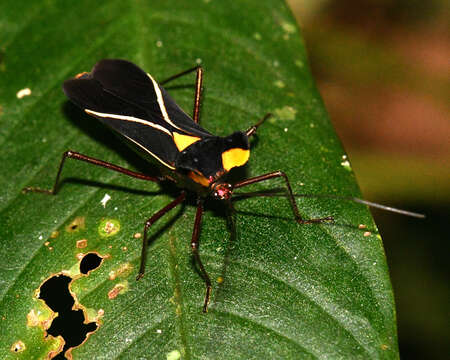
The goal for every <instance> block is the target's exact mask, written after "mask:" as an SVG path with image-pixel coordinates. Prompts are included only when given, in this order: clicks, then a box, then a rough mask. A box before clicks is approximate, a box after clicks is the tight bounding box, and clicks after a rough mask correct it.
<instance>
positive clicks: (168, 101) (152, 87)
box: [91, 59, 211, 137]
mask: <svg viewBox="0 0 450 360" xmlns="http://www.w3.org/2000/svg"><path fill="white" fill-rule="evenodd" d="M91 74H92V75H91V76H92V78H94V79H96V80H97V81H99V82H100V84H101V85H102V87H103V88H104V89H105V91H106V92H109V93H111V94H113V95H115V96H117V97H119V98H120V99H122V100H124V101H126V102H128V103H130V104H134V105H136V106H137V107H139V108H141V109H142V110H144V111H146V112H147V113H149V116H150V117H151V118H153V119H154V118H157V119H158V120H159V121H158V123H160V125H162V126H165V127H168V128H169V129H171V130H175V131H178V132H184V133H187V134H190V135H194V136H199V137H204V136H210V135H211V134H210V133H208V132H207V131H206V130H204V129H203V128H202V127H201V126H199V125H198V124H196V123H195V122H194V121H193V120H192V119H191V118H190V117H189V115H187V114H186V113H185V112H184V111H183V110H182V109H181V108H180V107H179V106H178V105H177V104H176V103H175V101H174V100H173V99H172V98H171V97H170V96H169V95H168V94H167V92H166V91H165V90H164V89H163V87H162V86H160V85H159V84H158V83H157V82H156V81H155V80H154V79H153V78H152V77H151V76H150V75H149V74H147V73H145V72H144V71H143V70H142V69H140V68H139V67H138V66H136V65H135V64H133V63H131V62H129V61H126V60H118V59H104V60H101V61H99V62H98V63H97V64H96V65H95V66H94V68H93V70H92V73H91Z"/></svg>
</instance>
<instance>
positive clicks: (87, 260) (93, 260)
mask: <svg viewBox="0 0 450 360" xmlns="http://www.w3.org/2000/svg"><path fill="white" fill-rule="evenodd" d="M101 262H102V258H101V257H100V256H98V255H97V254H95V253H89V254H86V255H85V256H83V259H82V260H81V262H80V272H81V273H82V274H87V273H88V272H89V271H91V270H94V269H97V268H98V267H99V266H100V264H101Z"/></svg>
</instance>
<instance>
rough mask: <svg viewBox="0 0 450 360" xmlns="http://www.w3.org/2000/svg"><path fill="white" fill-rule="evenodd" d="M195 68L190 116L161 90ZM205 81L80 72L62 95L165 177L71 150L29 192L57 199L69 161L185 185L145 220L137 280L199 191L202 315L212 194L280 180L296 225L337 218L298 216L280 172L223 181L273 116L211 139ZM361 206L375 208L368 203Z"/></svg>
mask: <svg viewBox="0 0 450 360" xmlns="http://www.w3.org/2000/svg"><path fill="white" fill-rule="evenodd" d="M194 71H196V73H197V77H196V84H195V97H194V110H193V116H192V118H191V117H189V116H188V115H187V114H186V113H185V112H184V111H183V110H182V109H181V108H179V107H178V105H177V104H176V103H175V101H174V100H173V99H172V98H171V97H170V96H169V95H168V94H167V92H166V91H165V90H164V88H163V87H162V86H161V85H163V84H166V83H168V82H169V81H171V80H174V79H176V78H179V77H180V76H183V75H186V74H188V73H191V72H194ZM202 79H203V70H202V68H201V67H194V68H191V69H188V70H186V71H184V72H181V73H179V74H177V75H174V76H172V77H170V78H168V79H166V80H165V81H163V82H161V83H160V84H161V85H159V84H158V83H157V82H156V81H155V80H154V79H153V78H152V76H151V75H149V74H147V73H145V72H144V71H143V70H141V69H140V68H139V67H137V66H136V65H134V64H133V63H131V62H129V61H125V60H115V59H105V60H101V61H100V62H98V63H97V64H96V65H95V66H94V68H93V69H92V71H91V72H90V73H87V72H84V73H81V74H78V75H77V76H76V77H75V78H74V79H70V80H67V81H65V82H64V84H63V90H64V93H65V94H66V95H67V97H68V98H69V99H70V100H71V101H72V102H73V103H75V104H76V105H78V106H79V107H80V108H81V109H83V110H84V111H85V112H86V113H87V114H89V115H92V116H94V117H96V118H97V119H99V120H100V121H101V122H102V123H104V124H105V125H107V126H108V127H110V128H112V130H114V131H115V132H116V133H118V134H119V135H121V136H122V137H123V138H125V140H126V142H128V143H129V145H131V146H132V147H133V148H134V149H135V150H136V151H138V152H139V153H140V154H141V155H143V156H144V157H145V158H148V159H153V160H155V159H156V160H157V163H158V164H159V165H160V169H161V175H160V176H149V175H147V174H143V173H139V172H135V171H131V170H128V169H125V168H123V167H121V166H117V165H114V164H111V163H108V162H105V161H102V160H99V159H96V158H93V157H90V156H86V155H83V154H80V153H78V152H74V151H71V150H69V151H66V152H65V153H64V154H63V156H62V159H61V162H60V165H59V169H58V173H57V175H56V180H55V183H54V185H53V188H52V189H50V190H43V189H39V188H33V187H29V188H25V189H24V191H25V192H28V191H33V192H44V193H48V194H56V193H57V191H58V184H59V180H60V176H61V171H62V169H63V166H64V162H65V160H66V158H72V159H76V160H81V161H84V162H87V163H90V164H94V165H97V166H102V167H105V168H107V169H110V170H114V171H117V172H120V173H122V174H125V175H128V176H131V177H135V178H138V179H142V180H148V181H153V182H160V181H164V180H169V181H172V182H174V183H175V184H176V185H177V186H178V187H180V188H182V189H183V190H182V191H181V193H180V195H179V196H178V197H177V198H175V199H174V200H173V201H171V202H170V203H169V204H167V205H166V206H165V207H163V208H162V209H161V210H159V211H158V212H157V213H155V214H154V215H153V216H152V217H150V218H149V219H148V220H147V221H146V222H145V226H144V236H143V242H142V253H141V260H140V268H139V273H138V275H137V280H139V279H140V278H142V276H143V275H144V272H145V258H146V251H147V245H148V231H149V229H150V227H151V226H152V225H153V224H154V223H155V221H157V220H158V219H159V218H161V217H162V216H163V215H165V214H166V213H168V212H169V211H170V210H171V209H173V208H174V207H176V206H177V205H179V204H180V203H182V202H183V201H184V200H185V198H186V191H185V190H190V191H193V192H195V193H196V194H197V211H196V216H195V222H194V230H193V234H192V239H191V249H192V253H193V256H194V258H195V261H196V263H197V265H198V267H199V269H200V272H201V274H202V276H203V278H204V281H205V284H206V293H205V299H204V303H203V312H207V309H208V304H209V300H210V296H211V280H210V278H209V275H208V273H207V272H206V270H205V268H204V266H203V263H202V261H201V259H200V254H199V230H200V225H201V220H202V215H203V203H204V199H205V198H207V197H209V196H211V197H213V198H215V199H218V200H230V199H231V197H232V195H233V191H234V190H235V189H238V188H242V187H245V186H247V185H250V184H254V183H258V182H262V181H266V180H269V179H274V178H282V179H283V180H284V185H285V188H286V190H287V192H286V195H287V198H288V200H289V203H290V206H291V208H292V212H293V215H294V218H295V220H296V221H297V222H298V223H300V224H309V223H322V222H327V221H333V217H331V216H327V217H324V218H317V219H303V218H302V217H301V216H300V213H299V211H298V207H297V204H296V202H295V195H294V194H293V192H292V188H291V185H290V183H289V179H288V177H287V176H286V174H285V173H283V172H282V171H274V172H269V173H266V174H263V175H259V176H255V177H252V178H249V179H245V180H242V181H238V182H236V183H234V184H230V183H228V182H226V181H225V180H224V177H225V175H226V174H227V173H228V172H229V171H230V170H231V169H233V168H235V167H239V166H243V165H245V164H246V163H247V161H248V159H249V156H250V146H249V138H250V137H251V136H252V135H254V134H255V132H256V130H257V129H258V127H259V126H260V125H261V124H262V123H263V122H264V121H265V120H266V119H267V118H268V117H269V116H270V114H267V115H266V116H264V117H263V118H262V119H261V120H259V121H258V122H257V123H256V124H255V125H253V126H251V127H250V128H248V129H247V130H246V131H237V132H235V133H233V134H231V135H229V136H226V137H219V136H214V135H212V134H210V133H209V132H208V131H206V130H205V129H203V128H202V127H201V126H200V125H199V124H198V122H199V110H200V100H201V92H202ZM267 195H268V194H267ZM257 196H265V195H264V194H259V195H257ZM351 200H354V201H358V200H359V201H360V202H361V201H363V200H360V199H351ZM363 203H365V204H367V205H372V206H373V205H374V204H373V203H368V202H365V201H363Z"/></svg>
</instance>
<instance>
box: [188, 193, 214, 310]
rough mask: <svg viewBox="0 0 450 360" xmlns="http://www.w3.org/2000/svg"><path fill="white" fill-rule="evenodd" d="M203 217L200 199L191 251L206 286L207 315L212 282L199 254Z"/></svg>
mask: <svg viewBox="0 0 450 360" xmlns="http://www.w3.org/2000/svg"><path fill="white" fill-rule="evenodd" d="M202 215H203V200H201V199H199V200H198V205H197V212H196V214H195V222H194V231H193V232H192V240H191V249H192V254H193V255H194V258H195V261H196V262H197V265H198V267H199V269H200V272H201V274H202V276H203V279H204V280H205V284H206V293H205V301H204V303H203V312H204V313H206V312H208V304H209V299H210V297H211V280H210V279H209V275H208V273H207V272H206V270H205V268H204V267H203V263H202V261H201V260H200V253H199V247H200V243H199V241H198V238H199V235H200V225H201V222H202Z"/></svg>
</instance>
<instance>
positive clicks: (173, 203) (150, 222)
mask: <svg viewBox="0 0 450 360" xmlns="http://www.w3.org/2000/svg"><path fill="white" fill-rule="evenodd" d="M185 198H186V193H185V192H184V191H183V192H182V193H181V194H180V195H179V196H178V197H177V198H176V199H175V200H173V201H171V202H170V203H168V204H167V205H166V206H164V207H163V208H162V209H161V210H159V211H158V212H157V213H156V214H154V215H153V216H152V217H151V218H150V219H148V220H147V221H146V222H145V226H144V238H143V239H142V250H141V263H140V266H139V273H138V275H137V277H136V280H139V279H141V278H142V277H143V276H144V273H145V261H146V255H147V246H148V230H149V229H150V227H151V226H152V225H153V224H154V223H155V222H156V221H157V220H158V219H160V218H161V217H163V216H164V215H165V214H167V213H168V212H169V211H170V210H172V209H173V208H174V207H176V206H177V205H179V204H180V203H182V202H183V201H184V199H185Z"/></svg>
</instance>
